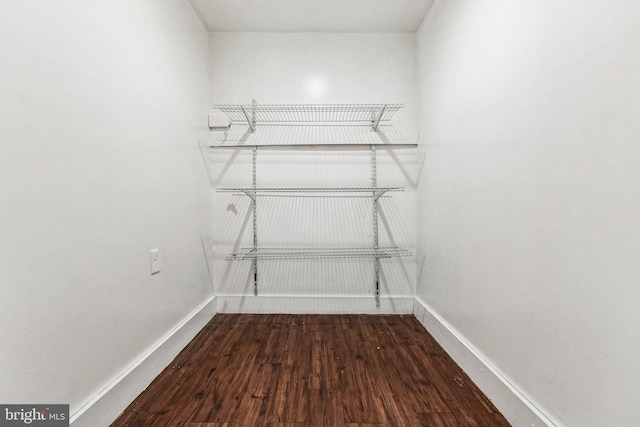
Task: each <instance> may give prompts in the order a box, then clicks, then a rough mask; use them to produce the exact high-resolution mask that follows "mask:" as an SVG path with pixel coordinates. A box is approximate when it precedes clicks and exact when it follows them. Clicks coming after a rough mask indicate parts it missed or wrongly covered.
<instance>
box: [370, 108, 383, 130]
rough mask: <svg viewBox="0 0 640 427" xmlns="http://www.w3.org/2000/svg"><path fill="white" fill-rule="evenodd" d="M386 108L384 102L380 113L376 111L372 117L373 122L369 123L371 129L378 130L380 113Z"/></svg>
mask: <svg viewBox="0 0 640 427" xmlns="http://www.w3.org/2000/svg"><path fill="white" fill-rule="evenodd" d="M386 108H387V106H386V104H385V105H383V106H382V109H381V110H380V113H378V115H377V116H376V117H375V118H374V119H373V122H372V123H371V130H372V131H374V132H377V131H378V124H379V123H380V120H381V119H382V115H383V114H384V110H385V109H386Z"/></svg>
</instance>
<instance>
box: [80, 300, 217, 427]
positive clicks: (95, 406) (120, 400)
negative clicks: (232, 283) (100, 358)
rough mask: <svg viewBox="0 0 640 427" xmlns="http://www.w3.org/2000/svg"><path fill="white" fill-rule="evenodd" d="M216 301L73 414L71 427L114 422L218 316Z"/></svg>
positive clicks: (206, 304)
mask: <svg viewBox="0 0 640 427" xmlns="http://www.w3.org/2000/svg"><path fill="white" fill-rule="evenodd" d="M216 305H217V301H216V297H214V296H212V297H210V298H209V299H207V300H206V301H205V302H203V303H202V304H200V306H198V307H197V308H196V309H195V310H193V311H192V312H191V314H189V315H188V316H187V317H186V318H185V319H184V320H182V321H181V322H180V323H179V324H178V325H176V327H175V328H173V329H172V330H170V331H169V332H167V334H165V335H164V336H163V337H162V338H161V339H160V340H158V341H157V342H156V343H155V344H154V345H153V346H152V347H150V348H149V349H148V350H147V351H146V352H145V353H144V354H143V355H142V356H141V357H140V358H139V359H138V360H136V361H135V362H134V363H133V364H132V365H131V366H130V367H129V368H128V369H126V370H125V371H124V372H122V373H121V374H120V375H118V377H116V378H115V379H114V380H113V381H112V382H111V383H110V384H109V385H108V386H107V387H106V388H105V389H104V390H102V391H101V392H100V393H98V394H97V395H96V396H95V397H93V398H92V399H91V400H90V401H89V402H87V403H86V404H85V405H84V406H83V407H82V408H80V409H79V410H78V411H76V412H75V413H74V414H72V416H71V419H70V424H71V426H72V427H84V426H87V427H93V426H106V425H109V424H110V423H111V422H113V421H114V420H115V419H116V418H117V417H118V416H119V415H120V414H121V413H122V411H124V410H125V409H126V407H127V406H129V404H131V402H133V400H134V399H135V398H136V397H137V396H138V395H139V394H140V393H142V391H144V390H145V389H146V388H147V387H148V386H149V384H151V381H153V380H154V378H155V377H156V376H158V375H159V374H160V372H162V370H163V369H164V368H165V367H166V366H167V365H169V363H171V361H172V360H173V359H174V358H175V357H176V356H177V355H178V353H180V351H181V350H182V349H183V348H184V347H185V346H186V345H187V344H188V343H189V342H190V341H191V340H192V339H193V338H194V337H195V336H196V335H197V334H198V332H200V331H201V330H202V328H203V327H204V326H205V325H206V324H207V323H208V322H209V321H210V320H211V319H212V318H213V316H215V314H216Z"/></svg>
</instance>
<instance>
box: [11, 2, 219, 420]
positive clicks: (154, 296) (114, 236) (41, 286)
mask: <svg viewBox="0 0 640 427" xmlns="http://www.w3.org/2000/svg"><path fill="white" fill-rule="evenodd" d="M0 51H2V58H1V59H0V61H1V65H0V117H2V119H1V120H0V195H1V197H0V236H2V237H1V238H0V294H1V297H0V331H1V332H0V336H1V337H2V338H1V340H2V350H0V402H3V403H29V402H32V403H70V404H71V413H72V414H73V413H76V412H77V411H78V410H79V409H80V408H81V407H82V406H83V405H84V404H85V403H86V402H87V401H89V400H90V399H92V398H94V397H95V396H96V395H97V394H98V393H99V392H100V391H101V390H103V388H104V387H105V386H107V385H109V384H110V383H111V382H112V381H113V380H114V379H115V378H116V377H117V376H118V375H119V374H121V373H122V372H123V371H125V369H127V368H130V367H131V366H132V364H133V363H134V362H135V361H136V360H137V359H138V358H139V357H140V356H141V355H142V354H144V353H145V352H146V351H147V350H148V349H149V348H151V346H152V345H154V344H157V343H158V340H160V339H161V337H163V336H165V334H166V333H167V332H168V331H171V330H172V329H173V328H174V327H175V326H176V325H178V324H179V323H180V322H181V321H182V320H183V319H184V318H185V317H187V316H188V315H190V314H192V313H193V310H194V309H196V307H198V306H200V305H201V304H202V303H203V302H204V301H206V300H207V299H208V298H210V297H211V293H212V291H211V284H210V280H209V275H208V273H207V267H206V263H205V258H204V255H203V245H202V242H201V236H203V235H205V234H206V233H207V231H208V229H209V227H210V224H211V221H210V213H211V208H210V199H209V197H210V195H209V184H208V179H207V174H206V171H205V168H204V164H203V161H202V157H201V155H200V151H199V149H198V138H199V137H200V136H201V135H202V134H203V132H205V133H206V132H207V129H206V114H207V110H208V91H209V89H208V85H209V75H208V72H209V64H208V34H207V32H206V31H205V29H204V27H203V26H202V24H201V23H200V21H199V19H198V17H197V16H196V14H195V13H194V12H193V10H192V9H191V6H190V5H189V4H188V3H187V2H185V1H181V0H173V1H163V2H156V1H153V0H139V1H135V2H131V1H126V0H118V1H111V0H110V1H97V2H96V1H94V2H82V1H73V0H61V1H57V2H43V1H34V0H15V1H14V0H9V1H3V2H2V4H1V5H0ZM152 248H161V249H162V251H163V256H162V258H161V262H162V271H161V272H160V273H159V274H157V275H154V276H151V275H150V260H149V250H150V249H152ZM157 368H158V367H155V369H157ZM159 368H161V367H159ZM89 424H91V423H89ZM97 424H101V422H95V423H94V425H97Z"/></svg>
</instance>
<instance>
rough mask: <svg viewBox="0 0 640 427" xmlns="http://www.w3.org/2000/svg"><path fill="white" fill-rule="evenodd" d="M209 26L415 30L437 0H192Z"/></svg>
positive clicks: (273, 29) (283, 29) (221, 28)
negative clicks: (434, 0)
mask: <svg viewBox="0 0 640 427" xmlns="http://www.w3.org/2000/svg"><path fill="white" fill-rule="evenodd" d="M190 2H191V4H192V5H193V8H194V9H195V10H196V12H197V13H198V15H200V18H201V19H202V22H204V24H205V25H206V27H207V29H208V30H209V31H248V32H252V31H255V32H316V31H317V32H415V31H416V30H417V29H418V26H419V25H420V22H421V21H422V18H424V15H425V14H426V13H427V10H428V9H429V6H430V5H431V3H432V2H433V0H190Z"/></svg>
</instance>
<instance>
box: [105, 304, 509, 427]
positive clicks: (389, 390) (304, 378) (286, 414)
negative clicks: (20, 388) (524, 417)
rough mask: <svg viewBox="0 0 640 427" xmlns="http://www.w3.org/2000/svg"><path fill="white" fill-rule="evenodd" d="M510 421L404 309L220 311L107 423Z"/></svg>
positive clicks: (279, 425) (489, 424)
mask: <svg viewBox="0 0 640 427" xmlns="http://www.w3.org/2000/svg"><path fill="white" fill-rule="evenodd" d="M178 425H180V426H189V427H252V426H269V427H311V426H313V427H318V426H347V427H374V426H375V427H381V426H392V427H401V426H408V427H413V426H430V427H431V426H433V427H441V426H442V427H449V426H456V427H457V426H479V427H484V426H486V427H499V426H508V425H509V424H508V422H507V421H506V420H505V419H504V417H502V415H500V413H499V412H498V411H497V410H496V408H495V407H494V406H493V405H492V404H491V402H490V401H489V400H488V399H487V398H486V397H485V396H484V395H483V394H482V392H480V390H479V389H478V388H477V387H476V386H475V384H473V383H472V382H471V380H470V379H469V378H468V377H467V375H465V374H464V372H462V370H461V369H460V368H459V367H458V366H457V365H456V364H455V363H454V362H453V360H451V358H450V357H449V356H448V355H447V354H446V353H445V352H444V351H443V350H442V348H441V347H440V346H439V345H438V344H437V343H436V342H435V341H434V340H433V338H432V337H431V336H430V335H429V334H428V333H427V332H426V331H425V330H424V328H423V327H422V326H421V325H420V324H419V323H418V321H417V320H416V319H415V318H414V317H413V316H410V315H406V316H398V315H375V316H372V315H247V314H218V315H216V316H215V317H214V318H213V319H212V320H211V322H210V323H209V324H208V325H207V326H206V327H205V328H204V329H203V330H202V331H201V332H200V333H199V334H198V335H197V336H196V337H195V338H194V339H193V341H192V342H191V343H190V344H189V345H188V346H187V347H186V348H185V349H184V350H183V351H182V352H181V353H180V354H179V355H178V356H177V357H176V358H175V359H174V361H173V362H172V363H171V364H170V365H169V366H168V367H167V368H166V369H165V370H164V371H163V372H162V373H161V374H160V375H159V376H158V377H157V378H156V379H155V380H154V381H153V383H152V384H151V385H150V386H149V387H148V388H147V390H145V391H144V392H143V393H142V394H141V395H140V396H139V397H138V398H137V399H136V400H135V401H134V402H133V403H132V404H131V405H130V406H129V407H128V408H127V409H126V410H125V411H124V413H123V414H122V415H121V416H120V417H119V418H118V419H117V420H116V421H115V422H114V423H113V424H112V426H127V427H130V426H145V427H148V426H178Z"/></svg>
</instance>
